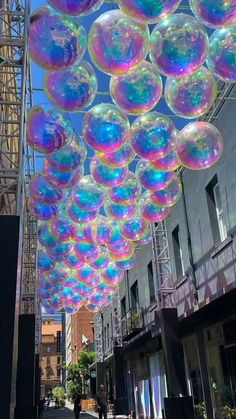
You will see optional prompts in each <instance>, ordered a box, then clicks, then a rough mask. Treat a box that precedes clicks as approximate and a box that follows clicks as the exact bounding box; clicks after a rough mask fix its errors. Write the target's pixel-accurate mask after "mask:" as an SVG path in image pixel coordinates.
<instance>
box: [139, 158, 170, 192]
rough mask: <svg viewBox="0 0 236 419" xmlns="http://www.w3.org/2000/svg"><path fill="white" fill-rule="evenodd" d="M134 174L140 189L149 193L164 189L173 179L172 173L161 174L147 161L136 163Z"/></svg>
mask: <svg viewBox="0 0 236 419" xmlns="http://www.w3.org/2000/svg"><path fill="white" fill-rule="evenodd" d="M135 173H136V176H137V177H138V179H139V181H140V183H141V185H142V187H143V188H145V189H148V190H150V191H159V190H160V189H164V188H166V186H168V185H169V183H170V182H171V181H172V179H173V177H174V172H162V171H160V170H158V169H156V168H155V166H154V165H153V164H152V163H151V162H149V161H147V160H140V161H139V162H138V164H137V166H136V171H135Z"/></svg>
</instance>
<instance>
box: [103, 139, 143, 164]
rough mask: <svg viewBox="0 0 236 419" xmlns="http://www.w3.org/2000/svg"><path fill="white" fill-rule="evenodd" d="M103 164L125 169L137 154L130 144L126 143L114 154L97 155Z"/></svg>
mask: <svg viewBox="0 0 236 419" xmlns="http://www.w3.org/2000/svg"><path fill="white" fill-rule="evenodd" d="M96 156H97V157H98V159H99V160H101V162H102V163H104V164H106V165H107V166H110V167H124V166H128V165H129V163H131V161H132V160H133V159H134V157H135V153H134V150H133V149H132V147H131V145H130V144H129V142H127V143H125V144H124V145H123V146H122V147H121V148H119V150H116V151H113V152H109V153H108V152H105V153H99V152H97V153H96Z"/></svg>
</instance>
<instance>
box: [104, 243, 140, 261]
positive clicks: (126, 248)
mask: <svg viewBox="0 0 236 419" xmlns="http://www.w3.org/2000/svg"><path fill="white" fill-rule="evenodd" d="M108 252H109V256H110V258H111V260H114V261H118V260H126V259H129V258H130V257H131V256H133V254H134V244H133V242H132V241H131V240H124V241H123V243H120V244H113V245H108Z"/></svg>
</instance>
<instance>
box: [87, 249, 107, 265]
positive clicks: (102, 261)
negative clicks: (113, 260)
mask: <svg viewBox="0 0 236 419" xmlns="http://www.w3.org/2000/svg"><path fill="white" fill-rule="evenodd" d="M109 262H110V259H109V256H108V253H107V250H106V249H105V248H103V247H101V248H100V250H99V254H98V257H97V259H95V260H94V261H93V262H90V266H92V268H94V269H98V270H99V269H104V268H106V267H107V265H108V264H109Z"/></svg>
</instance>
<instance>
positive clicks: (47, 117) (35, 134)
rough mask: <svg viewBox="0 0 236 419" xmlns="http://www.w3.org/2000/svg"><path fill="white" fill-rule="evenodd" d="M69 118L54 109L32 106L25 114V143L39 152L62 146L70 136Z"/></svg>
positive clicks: (53, 149)
mask: <svg viewBox="0 0 236 419" xmlns="http://www.w3.org/2000/svg"><path fill="white" fill-rule="evenodd" d="M72 133H73V130H72V127H71V125H70V123H69V120H68V119H67V118H66V117H65V116H64V115H62V113H60V112H59V111H57V110H56V109H47V108H45V107H42V106H40V105H37V106H33V107H32V108H31V109H30V110H29V111H28V115H27V127H26V140H27V144H28V145H29V146H30V147H32V148H33V149H34V150H36V151H39V152H40V153H52V152H53V151H57V150H59V149H60V148H62V147H63V146H64V145H65V144H66V143H67V142H68V141H69V140H70V139H71V136H72Z"/></svg>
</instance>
